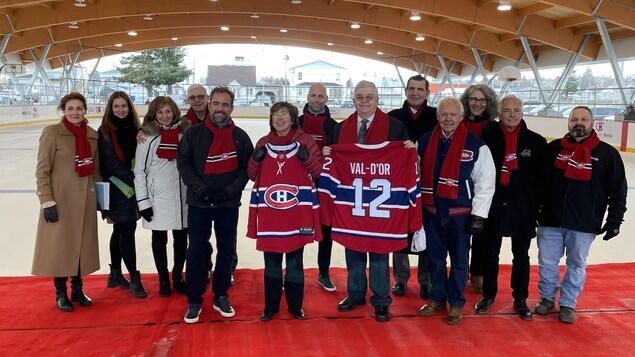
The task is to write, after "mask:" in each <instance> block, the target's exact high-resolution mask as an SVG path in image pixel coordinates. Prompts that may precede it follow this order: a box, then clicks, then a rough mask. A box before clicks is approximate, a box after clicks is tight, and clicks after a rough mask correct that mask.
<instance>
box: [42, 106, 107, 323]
mask: <svg viewBox="0 0 635 357" xmlns="http://www.w3.org/2000/svg"><path fill="white" fill-rule="evenodd" d="M58 110H61V111H62V112H63V113H64V116H63V117H62V120H61V121H60V122H59V123H57V124H54V125H50V126H47V127H45V128H44V129H43V130H42V135H41V136H40V145H39V147H38V154H37V166H36V170H35V178H36V184H37V195H38V198H39V200H40V205H41V207H42V214H40V216H39V219H38V224H37V234H36V237H35V252H34V254H33V266H32V270H31V274H33V275H41V276H53V277H54V278H53V284H54V285H55V302H56V304H57V308H58V309H60V311H63V312H68V311H73V309H74V307H73V303H72V302H71V301H74V302H77V303H78V304H79V305H80V306H90V305H92V303H93V302H92V300H91V299H90V298H89V297H88V296H86V294H84V290H83V280H82V276H83V275H87V274H90V273H92V272H95V271H97V270H98V269H99V242H98V239H97V195H96V193H95V182H99V181H101V176H100V174H99V155H98V151H97V132H96V131H95V130H94V129H93V128H91V127H90V126H88V125H87V123H88V120H86V118H85V117H84V114H85V113H86V99H85V98H84V96H83V95H81V94H79V93H69V94H67V95H65V96H64V97H62V100H61V101H60V105H59V107H58ZM68 276H70V277H71V298H70V300H69V299H68V295H67V293H66V281H67V280H68Z"/></svg>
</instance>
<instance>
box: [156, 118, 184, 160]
mask: <svg viewBox="0 0 635 357" xmlns="http://www.w3.org/2000/svg"><path fill="white" fill-rule="evenodd" d="M160 126H161V142H160V143H159V147H158V148H157V156H158V157H159V158H161V159H167V160H174V159H176V147H177V146H178V145H179V133H180V132H181V128H180V127H179V124H178V122H177V123H176V124H175V125H173V126H172V127H171V128H170V129H164V128H163V126H162V125H160Z"/></svg>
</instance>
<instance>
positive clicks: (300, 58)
mask: <svg viewBox="0 0 635 357" xmlns="http://www.w3.org/2000/svg"><path fill="white" fill-rule="evenodd" d="M186 49H187V53H188V55H187V57H186V59H185V64H186V66H187V67H188V68H190V69H195V76H196V81H198V79H199V78H200V77H205V76H206V75H207V66H208V65H223V64H234V63H235V62H234V57H236V56H242V57H244V60H245V64H249V65H255V66H256V71H257V73H256V75H257V77H258V78H261V77H265V76H273V77H280V78H284V76H285V69H286V70H288V69H289V68H291V67H295V66H299V65H303V64H306V63H310V62H313V61H317V60H322V61H326V62H329V63H332V64H334V65H337V66H340V67H344V68H346V69H348V70H349V71H350V74H351V77H352V79H353V82H357V81H359V80H361V79H363V78H365V77H368V76H371V77H372V76H377V77H382V76H386V77H397V71H396V69H395V66H393V65H390V64H387V63H384V62H379V61H374V60H370V59H366V58H360V57H356V56H350V55H345V54H340V53H336V52H328V51H320V50H313V49H303V48H298V47H289V46H286V47H285V46H270V45H244V44H242V45H224V44H223V45H197V46H187V47H186ZM127 55H129V54H124V55H120V56H110V57H105V58H103V59H102V60H101V62H100V65H99V67H98V70H100V71H106V70H111V69H113V68H114V67H115V66H118V65H119V59H120V58H121V57H122V56H127ZM285 55H286V56H288V61H285V60H284V59H285ZM285 62H286V63H285ZM94 63H95V61H87V62H85V63H84V65H85V66H87V67H88V68H91V69H92V67H93V66H94ZM587 67H589V66H588V65H578V66H577V67H576V74H577V75H581V74H582V73H584V71H585V70H586V69H587ZM590 67H591V70H592V71H593V74H594V75H595V76H602V75H606V76H613V71H612V69H611V66H610V64H609V63H603V64H598V65H591V66H590ZM623 67H624V70H623V74H624V76H628V75H630V74H635V61H627V62H626V63H625V64H624V66H623ZM287 73H288V72H287ZM561 73H562V68H554V69H546V70H541V77H544V78H554V77H557V76H559V75H560V74H561ZM414 74H415V73H414V72H413V71H411V70H406V69H403V68H402V69H401V75H402V76H403V77H404V80H405V79H406V78H408V77H410V76H411V75H414ZM522 75H523V77H525V78H533V74H532V72H531V71H522ZM439 79H440V78H439Z"/></svg>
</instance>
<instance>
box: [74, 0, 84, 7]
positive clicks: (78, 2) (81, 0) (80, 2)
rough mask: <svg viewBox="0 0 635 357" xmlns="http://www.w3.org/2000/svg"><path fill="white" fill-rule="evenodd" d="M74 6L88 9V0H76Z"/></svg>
mask: <svg viewBox="0 0 635 357" xmlns="http://www.w3.org/2000/svg"><path fill="white" fill-rule="evenodd" d="M73 5H75V6H77V7H86V0H75V3H74V4H73Z"/></svg>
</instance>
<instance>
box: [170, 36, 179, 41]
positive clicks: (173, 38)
mask: <svg viewBox="0 0 635 357" xmlns="http://www.w3.org/2000/svg"><path fill="white" fill-rule="evenodd" d="M178 39H179V38H178V37H172V38H170V40H172V41H176V40H178Z"/></svg>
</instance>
